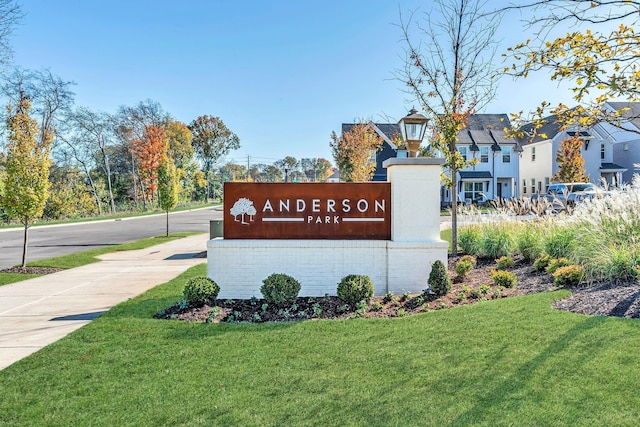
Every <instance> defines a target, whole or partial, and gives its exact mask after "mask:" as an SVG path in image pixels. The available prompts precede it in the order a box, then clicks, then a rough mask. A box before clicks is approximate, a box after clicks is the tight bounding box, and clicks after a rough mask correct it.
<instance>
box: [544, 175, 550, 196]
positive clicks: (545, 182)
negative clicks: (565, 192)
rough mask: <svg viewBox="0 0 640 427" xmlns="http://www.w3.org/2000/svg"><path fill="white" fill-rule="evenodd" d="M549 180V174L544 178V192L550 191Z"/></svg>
mask: <svg viewBox="0 0 640 427" xmlns="http://www.w3.org/2000/svg"><path fill="white" fill-rule="evenodd" d="M549 181H550V180H549V177H548V176H546V177H545V178H544V192H545V193H546V192H547V191H549Z"/></svg>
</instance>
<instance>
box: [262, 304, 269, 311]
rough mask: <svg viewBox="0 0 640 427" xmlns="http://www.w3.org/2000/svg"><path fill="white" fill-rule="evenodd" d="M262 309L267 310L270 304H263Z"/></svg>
mask: <svg viewBox="0 0 640 427" xmlns="http://www.w3.org/2000/svg"><path fill="white" fill-rule="evenodd" d="M260 308H261V309H262V311H267V308H269V304H267V303H266V302H265V303H263V304H262V306H261V307H260Z"/></svg>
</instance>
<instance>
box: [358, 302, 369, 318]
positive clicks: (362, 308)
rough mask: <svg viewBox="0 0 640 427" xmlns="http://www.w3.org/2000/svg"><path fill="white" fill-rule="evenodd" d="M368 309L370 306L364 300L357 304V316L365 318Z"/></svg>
mask: <svg viewBox="0 0 640 427" xmlns="http://www.w3.org/2000/svg"><path fill="white" fill-rule="evenodd" d="M367 307H368V304H367V302H366V301H364V300H363V301H359V302H358V303H356V316H358V317H362V316H364V313H366V311H367Z"/></svg>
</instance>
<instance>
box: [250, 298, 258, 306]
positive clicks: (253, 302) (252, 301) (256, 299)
mask: <svg viewBox="0 0 640 427" xmlns="http://www.w3.org/2000/svg"><path fill="white" fill-rule="evenodd" d="M249 302H250V303H251V305H256V304H258V298H256V297H255V296H252V297H251V298H250V299H249Z"/></svg>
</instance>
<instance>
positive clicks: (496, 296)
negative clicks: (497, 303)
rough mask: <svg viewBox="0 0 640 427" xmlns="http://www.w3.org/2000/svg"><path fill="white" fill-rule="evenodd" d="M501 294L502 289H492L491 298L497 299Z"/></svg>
mask: <svg viewBox="0 0 640 427" xmlns="http://www.w3.org/2000/svg"><path fill="white" fill-rule="evenodd" d="M501 295H502V291H501V290H500V289H496V290H495V291H493V295H491V298H493V299H498V298H500V296H501Z"/></svg>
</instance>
